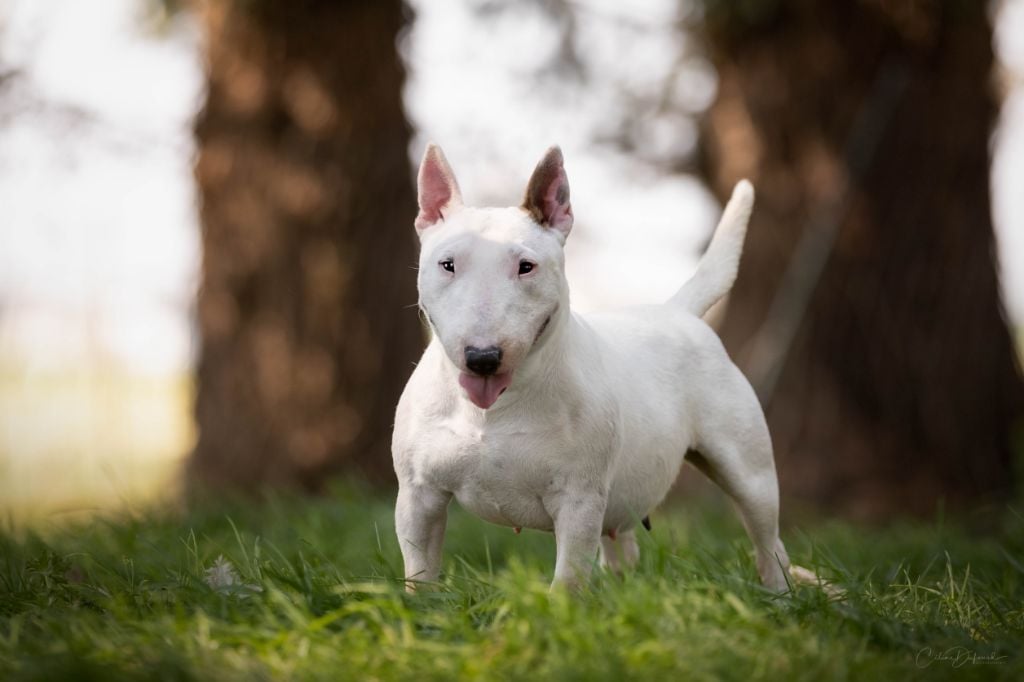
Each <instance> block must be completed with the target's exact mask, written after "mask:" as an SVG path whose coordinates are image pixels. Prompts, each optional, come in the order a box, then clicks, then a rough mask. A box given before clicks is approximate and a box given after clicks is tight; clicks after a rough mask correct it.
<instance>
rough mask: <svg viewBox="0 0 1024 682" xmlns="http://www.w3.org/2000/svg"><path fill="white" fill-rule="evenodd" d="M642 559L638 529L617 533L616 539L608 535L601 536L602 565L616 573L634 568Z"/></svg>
mask: <svg viewBox="0 0 1024 682" xmlns="http://www.w3.org/2000/svg"><path fill="white" fill-rule="evenodd" d="M639 559H640V545H638V544H637V541H636V531H634V530H632V529H630V530H624V531H622V532H620V533H617V534H616V535H615V539H614V540H613V539H612V538H610V537H608V536H607V535H605V536H602V537H601V565H602V566H604V567H605V568H606V569H608V570H610V571H612V572H614V573H622V572H624V571H625V570H627V569H630V568H633V566H635V565H636V562H637V561H638V560H639Z"/></svg>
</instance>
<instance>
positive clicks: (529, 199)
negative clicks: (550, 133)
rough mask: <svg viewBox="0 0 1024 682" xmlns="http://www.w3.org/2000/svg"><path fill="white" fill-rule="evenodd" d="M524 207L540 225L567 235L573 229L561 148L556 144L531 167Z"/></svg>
mask: <svg viewBox="0 0 1024 682" xmlns="http://www.w3.org/2000/svg"><path fill="white" fill-rule="evenodd" d="M523 208H524V209H525V210H526V211H527V212H528V213H529V214H530V215H531V216H533V219H534V220H536V221H537V222H538V223H539V224H540V225H543V226H545V227H550V228H553V229H555V230H558V231H559V232H561V233H562V234H563V235H564V236H569V230H571V229H572V205H571V204H570V203H569V177H568V176H567V175H566V174H565V165H564V162H563V160H562V150H561V149H559V148H558V147H552V148H551V149H549V150H548V151H547V153H545V154H544V158H543V159H541V160H540V163H538V164H537V168H535V169H534V171H533V175H531V176H530V182H529V184H528V185H527V186H526V197H524V198H523Z"/></svg>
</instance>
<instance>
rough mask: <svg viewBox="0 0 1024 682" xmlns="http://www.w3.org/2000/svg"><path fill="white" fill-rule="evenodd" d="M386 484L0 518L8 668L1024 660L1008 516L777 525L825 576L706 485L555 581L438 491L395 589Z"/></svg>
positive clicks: (733, 669)
mask: <svg viewBox="0 0 1024 682" xmlns="http://www.w3.org/2000/svg"><path fill="white" fill-rule="evenodd" d="M391 513H392V507H391V500H390V499H389V498H388V497H387V496H381V497H371V496H369V495H367V494H365V493H361V492H357V491H356V490H355V489H354V488H352V487H347V488H346V487H342V488H339V489H338V490H336V491H335V492H334V494H332V495H330V496H328V497H324V498H319V499H315V500H303V499H298V498H288V497H279V498H273V499H271V500H270V501H268V502H267V503H265V504H262V505H254V504H241V503H231V502H223V501H221V502H217V503H210V504H208V505H206V506H205V508H203V509H195V510H193V511H191V512H189V513H187V514H182V513H174V512H171V511H162V512H161V511H150V512H144V513H136V514H131V515H127V514H125V515H121V516H108V517H105V518H100V519H93V520H90V521H77V522H72V523H68V522H64V523H61V524H59V525H56V524H50V525H44V526H39V525H38V524H37V525H36V526H35V527H34V528H33V529H26V528H25V527H23V526H19V527H14V524H13V523H9V524H8V528H6V529H5V530H3V531H2V532H0V679H4V680H62V679H74V680H89V679H94V680H119V679H139V680H158V679H168V680H179V679H180V680H186V679H202V680H233V679H238V680H253V679H329V680H366V679H380V680H390V679H416V680H452V679H488V680H490V679H531V680H550V679H557V680H604V679H607V680H622V679H638V678H642V679H649V680H660V679H693V680H719V679H726V680H730V679H735V680H744V681H749V680H775V679H805V680H831V679H873V680H878V681H881V680H903V679H928V680H932V679H958V680H959V679H1018V680H1019V679H1024V656H1022V654H1021V649H1022V647H1024V518H1022V516H1021V514H1020V512H1019V511H1015V509H1012V508H1011V509H1007V510H1006V520H1005V524H1004V528H1003V529H1002V530H1001V531H999V532H997V533H994V534H992V535H991V536H978V535H976V534H972V533H969V532H967V531H965V530H963V529H960V528H957V527H955V526H954V525H953V524H950V523H936V524H931V525H913V524H901V525H896V526H892V527H889V528H885V529H866V528H861V527H856V526H852V525H849V524H844V523H839V522H822V521H819V522H815V523H813V524H811V525H803V526H800V527H791V528H789V529H788V530H787V532H786V533H784V539H785V540H786V542H787V544H788V546H789V549H790V553H791V555H792V556H793V558H794V559H795V560H796V561H797V562H798V563H801V564H803V565H805V566H810V567H813V568H815V570H817V571H818V572H819V573H820V574H821V575H823V576H826V577H827V578H828V579H829V580H831V581H832V582H833V583H834V585H835V587H836V588H840V589H841V590H842V594H841V595H837V596H833V597H830V596H829V595H827V594H826V593H825V592H824V591H823V590H821V589H819V588H817V587H799V588H797V590H796V591H795V593H793V594H791V595H788V596H781V597H780V596H776V595H773V594H770V593H767V592H765V591H764V590H762V589H761V588H760V586H759V585H758V584H757V582H756V574H755V570H754V565H753V560H752V557H751V556H750V553H749V545H748V543H747V541H746V538H745V537H744V535H743V532H742V530H741V528H740V526H739V524H738V522H737V521H736V520H735V518H734V517H733V515H732V514H731V512H730V511H729V510H728V509H727V508H725V507H724V505H722V504H721V503H720V502H717V501H715V500H711V501H710V502H702V503H700V504H694V503H688V504H686V505H685V506H684V507H680V506H676V507H672V508H669V509H666V510H663V511H661V512H660V513H658V514H656V515H655V516H654V517H653V522H654V529H653V532H652V533H650V534H644V535H643V537H642V538H641V541H642V551H643V558H642V561H641V565H640V567H639V569H638V570H637V571H636V572H635V573H633V574H630V575H628V576H627V577H625V578H617V577H614V576H609V575H605V574H600V575H597V576H596V577H595V578H594V580H593V581H592V584H591V585H590V586H589V587H588V588H587V589H586V590H585V591H584V592H583V593H582V594H580V595H577V596H571V595H568V594H564V593H561V592H556V593H549V591H548V587H547V581H548V579H549V576H550V572H551V569H552V564H553V555H554V543H553V540H552V538H551V537H550V536H549V535H546V534H543V533H531V532H528V531H524V532H523V534H522V535H518V536H517V535H515V534H514V533H513V532H512V531H511V530H509V529H505V528H498V527H495V526H490V525H487V524H484V523H482V522H480V521H477V520H476V519H474V518H471V517H470V516H469V515H467V514H465V513H463V512H461V511H460V510H458V509H457V508H455V507H454V506H453V510H452V514H451V517H450V520H449V534H448V541H447V544H446V560H445V567H446V571H445V573H444V575H443V578H442V581H441V582H440V584H437V585H432V586H430V587H429V589H424V590H422V591H421V592H419V593H417V594H415V595H407V594H405V593H404V592H403V591H402V588H401V583H400V581H399V578H400V575H401V568H400V567H401V558H400V554H399V551H398V546H397V542H396V541H395V538H394V531H393V526H392V520H391Z"/></svg>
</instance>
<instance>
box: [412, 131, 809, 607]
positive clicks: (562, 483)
mask: <svg viewBox="0 0 1024 682" xmlns="http://www.w3.org/2000/svg"><path fill="white" fill-rule="evenodd" d="M418 191H419V214H418V215H417V216H416V220H415V227H416V232H417V233H418V234H419V238H420V243H421V253H420V259H419V273H418V286H419V306H420V309H421V310H422V312H423V314H424V317H425V318H426V320H427V323H428V324H429V327H430V331H431V333H432V338H431V341H430V343H429V345H428V346H427V348H426V350H425V352H424V353H423V357H422V359H421V360H420V362H419V364H418V365H416V368H415V370H414V371H413V373H412V377H411V378H410V379H409V383H408V384H407V385H406V387H405V391H404V392H403V394H402V397H401V399H400V400H399V403H398V409H397V414H396V417H395V429H394V439H393V442H392V453H393V456H394V466H395V472H396V474H397V476H398V481H399V491H398V500H397V504H396V508H395V523H396V530H397V534H398V540H399V544H400V546H401V550H402V555H403V558H404V562H405V576H406V580H407V586H408V588H409V589H413V588H414V586H415V583H416V582H424V581H426V582H429V581H435V580H437V578H438V575H439V572H440V568H441V548H442V545H443V543H444V534H445V523H446V518H447V508H448V505H449V502H450V501H451V499H452V497H454V498H456V499H457V500H458V501H459V503H460V504H461V505H462V506H463V507H465V508H466V509H468V510H470V511H472V512H473V513H475V514H476V515H478V516H480V517H481V518H483V519H485V520H487V521H490V522H492V523H496V524H502V525H505V526H512V527H514V528H516V529H517V530H518V529H519V528H534V529H539V530H546V531H553V532H554V534H555V543H556V548H557V558H556V561H555V571H554V581H553V583H552V585H553V586H556V585H566V586H570V587H573V586H577V585H579V584H580V583H581V582H583V581H585V580H586V579H587V578H588V576H589V573H590V571H591V569H592V567H593V565H594V564H595V562H596V560H597V559H598V557H600V561H601V564H602V565H605V566H607V567H609V568H611V569H613V570H621V569H622V568H624V567H627V566H630V565H632V564H634V563H635V562H636V560H637V558H638V556H639V548H638V546H637V539H636V535H635V528H636V526H637V524H638V523H641V521H646V517H647V515H648V514H649V512H650V511H651V510H652V509H653V508H654V507H656V506H657V505H658V504H659V503H660V502H661V501H662V500H663V499H664V497H665V495H666V494H667V493H668V490H669V488H670V487H671V485H672V484H673V482H674V481H675V480H676V477H677V475H678V473H679V470H680V468H681V467H682V465H683V461H684V459H686V460H688V461H690V462H692V463H693V464H694V465H695V466H696V467H697V468H698V469H699V470H700V471H702V472H703V473H704V474H706V475H707V476H708V477H709V478H710V479H711V480H712V481H714V482H715V483H716V484H718V486H720V487H721V488H722V490H724V491H725V492H726V493H727V494H728V495H729V496H730V497H731V498H732V500H733V501H735V503H736V507H737V509H738V510H739V513H740V515H741V517H742V520H743V523H744V526H745V527H746V530H747V533H748V534H749V536H750V539H751V540H752V541H753V544H754V548H755V551H756V557H757V570H758V573H759V574H760V578H761V581H762V583H763V584H764V585H766V586H767V587H768V588H771V589H773V590H777V591H784V590H786V589H787V580H786V572H787V571H788V569H789V558H788V556H787V555H786V550H785V548H784V547H783V545H782V542H781V541H780V539H779V525H778V515H779V491H778V481H777V478H776V474H775V462H774V459H773V456H772V444H771V438H770V437H769V434H768V427H767V425H766V423H765V418H764V414H763V412H762V410H761V407H760V404H759V403H758V400H757V397H756V396H755V394H754V391H753V389H752V388H751V386H750V383H749V382H748V381H747V380H746V378H745V377H744V376H743V374H742V373H741V372H740V370H739V369H738V368H737V367H736V365H734V364H733V363H732V361H731V360H730V359H729V356H728V355H727V354H726V351H725V348H724V347H723V346H722V343H721V341H720V340H719V338H718V336H717V335H716V334H715V332H714V331H712V330H711V328H710V327H708V325H707V324H705V323H704V322H703V321H702V320H701V316H702V315H704V313H705V312H707V310H708V308H710V307H711V305H712V304H713V303H715V302H716V301H718V300H719V299H720V298H722V297H723V296H724V295H725V294H726V293H727V292H728V291H729V289H730V288H731V287H732V284H733V282H734V280H735V279H736V271H737V268H738V266H739V260H740V252H741V251H742V248H743V239H744V236H745V234H746V228H747V221H748V219H749V217H750V212H751V209H752V207H753V202H754V191H753V188H752V187H751V185H750V183H749V182H747V181H745V180H744V181H741V182H740V183H739V184H737V185H736V188H735V190H734V191H733V194H732V198H731V199H730V200H729V203H728V205H727V206H726V208H725V212H724V214H723V215H722V218H721V220H720V222H719V224H718V227H717V228H716V230H715V233H714V237H713V238H712V241H711V243H710V245H709V246H708V248H707V251H706V253H705V254H704V256H703V257H702V258H701V260H700V263H699V265H698V267H697V270H696V272H695V274H694V275H693V277H691V278H690V280H689V281H687V282H686V284H684V285H683V286H682V288H681V289H680V290H679V291H678V293H676V294H675V295H674V296H673V297H672V298H671V299H670V300H669V301H667V302H666V303H663V304H661V305H646V306H639V307H633V308H628V309H625V310H621V311H617V312H609V313H602V314H594V315H580V314H577V313H575V312H573V311H572V310H571V309H570V307H569V286H568V282H567V281H566V278H565V259H564V252H563V247H564V245H565V240H566V238H567V237H568V236H569V232H570V230H571V229H572V225H573V212H572V207H571V204H570V201H569V183H568V178H567V176H566V172H565V167H564V163H563V159H562V152H561V151H560V149H559V148H558V147H552V148H551V149H549V150H548V151H547V153H546V154H545V155H544V157H543V158H542V159H541V161H540V163H539V164H537V167H536V169H535V170H534V172H533V175H532V177H531V178H530V180H529V182H528V184H527V186H526V194H525V196H524V198H523V203H522V205H521V206H516V207H510V208H474V207H470V206H466V205H465V204H464V203H463V201H462V195H461V193H460V191H459V185H458V183H457V182H456V180H455V175H454V174H453V173H452V169H451V167H450V166H449V165H448V162H447V160H446V159H445V156H444V154H443V153H442V151H441V149H440V148H439V147H437V146H436V145H433V144H431V145H428V146H427V149H426V152H425V153H424V155H423V161H422V163H421V165H420V169H419V176H418ZM688 453H689V454H688Z"/></svg>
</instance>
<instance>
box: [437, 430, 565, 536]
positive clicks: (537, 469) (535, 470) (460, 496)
mask: <svg viewBox="0 0 1024 682" xmlns="http://www.w3.org/2000/svg"><path fill="white" fill-rule="evenodd" d="M433 435H434V437H433V438H431V439H430V441H431V442H432V443H434V445H435V447H434V448H432V452H431V453H430V454H429V456H428V457H426V461H425V462H424V463H423V464H424V465H425V466H424V467H423V474H424V475H425V476H426V477H427V478H428V479H429V480H430V482H431V483H432V484H433V485H434V486H437V487H439V488H441V489H443V490H448V491H450V492H451V493H452V494H454V496H455V498H456V499H457V500H458V501H459V504H461V505H462V506H463V507H465V508H466V509H468V510H469V511H471V512H472V513H474V514H476V515H477V516H479V517H481V518H483V519H485V520H487V521H490V522H492V523H498V524H502V525H507V526H521V527H525V528H536V529H540V530H550V529H551V528H552V521H551V517H550V515H549V514H548V512H547V510H546V509H545V507H544V498H545V497H547V496H548V495H550V494H552V493H554V492H557V491H559V490H560V489H562V488H563V487H564V486H565V483H566V481H567V480H568V479H569V478H570V477H571V475H572V474H571V468H572V464H571V462H567V461H565V459H564V458H559V457H558V453H559V452H560V451H561V452H563V453H564V452H565V450H566V445H567V444H566V443H565V441H566V439H567V438H568V437H569V436H568V434H567V433H565V432H564V431H563V430H562V429H557V428H548V429H544V428H537V429H534V430H530V431H519V432H512V431H502V430H500V429H474V428H471V427H467V426H464V425H463V426H461V427H455V426H453V425H451V424H449V425H444V426H442V427H440V428H439V429H438V430H437V432H436V433H435V434H433Z"/></svg>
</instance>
